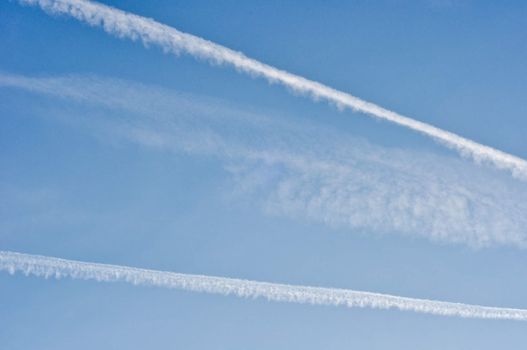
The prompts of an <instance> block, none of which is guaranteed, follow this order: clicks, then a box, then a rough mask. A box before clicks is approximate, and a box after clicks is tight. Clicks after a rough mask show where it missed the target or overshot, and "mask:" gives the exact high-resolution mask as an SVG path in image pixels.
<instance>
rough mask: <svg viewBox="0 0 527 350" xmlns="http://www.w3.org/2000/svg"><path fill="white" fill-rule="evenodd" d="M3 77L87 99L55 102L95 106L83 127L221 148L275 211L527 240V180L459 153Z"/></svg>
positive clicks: (165, 99) (188, 147)
mask: <svg viewBox="0 0 527 350" xmlns="http://www.w3.org/2000/svg"><path fill="white" fill-rule="evenodd" d="M1 85H3V86H9V87H17V88H21V89H23V90H25V91H32V92H35V93H39V94H45V95H50V96H54V98H59V99H61V100H62V101H63V103H62V104H68V103H76V104H79V105H80V107H81V108H75V109H73V110H74V113H72V109H71V108H68V109H66V112H61V111H60V108H61V107H60V106H61V103H54V109H53V111H52V113H54V114H57V115H58V114H60V113H63V114H64V115H65V116H66V117H67V118H69V120H71V119H82V117H83V116H84V117H86V120H87V121H86V123H84V124H82V127H83V128H85V129H87V130H92V131H93V132H95V133H96V134H97V135H101V133H102V134H104V138H105V139H107V140H111V141H117V142H121V141H124V142H133V143H136V144H140V145H143V146H145V147H149V148H154V149H158V150H162V151H168V152H177V153H181V152H184V153H188V154H193V155H201V156H208V157H216V158H218V159H220V160H221V161H222V162H223V163H224V164H225V168H226V169H227V171H229V172H230V173H231V174H232V175H233V177H234V179H235V180H236V183H237V185H236V186H238V189H239V190H240V192H241V194H242V195H243V196H250V197H251V198H255V199H258V200H259V201H260V203H262V207H263V209H264V210H265V211H266V212H268V213H270V214H273V215H285V216H288V217H293V218H297V219H300V220H306V219H307V220H311V221H315V222H321V223H324V224H328V225H331V226H337V227H344V228H348V229H351V230H352V231H361V232H370V233H372V232H373V233H377V234H378V233H384V234H393V233H397V234H404V235H411V236H419V237H424V238H427V239H430V240H433V241H438V242H450V243H461V244H467V245H470V246H491V245H510V246H517V247H525V246H527V231H526V230H525V227H527V217H526V216H525V213H526V212H527V203H526V201H525V200H524V199H525V198H526V197H527V188H526V186H525V184H524V183H522V182H517V181H514V180H510V179H503V178H502V177H500V176H497V175H499V174H497V173H495V172H493V171H491V170H489V169H484V168H481V167H478V166H475V165H472V164H467V163H465V162H462V161H461V160H458V159H453V158H450V157H444V156H439V155H434V154H430V153H424V152H418V151H412V150H402V149H393V148H384V147H380V146H378V145H373V144H371V143H369V142H367V141H365V140H360V139H356V138H353V137H350V136H349V135H347V134H344V133H342V132H339V131H337V130H333V129H330V128H328V127H322V126H320V125H315V124H310V123H308V122H304V123H303V124H302V125H298V124H296V123H292V122H288V121H287V118H269V117H266V116H264V115H262V114H257V113H254V112H250V111H246V110H244V109H243V108H239V107H234V106H230V105H227V104H225V103H222V102H221V101H218V100H214V99H208V98H204V97H196V96H192V95H185V94H181V93H176V92H174V91H171V90H167V89H162V88H157V87H151V86H146V85H142V84H137V83H133V82H129V81H126V82H125V81H120V80H115V79H103V78H98V77H95V76H90V77H83V76H69V77H54V78H31V77H22V76H16V75H9V74H6V73H4V74H0V86H1ZM94 108H95V111H96V112H97V113H96V114H97V115H99V116H102V117H96V116H95V115H94V114H92V112H93V111H94ZM115 111H120V112H119V113H115ZM47 113H50V112H49V111H48V112H47ZM119 140H120V141H119Z"/></svg>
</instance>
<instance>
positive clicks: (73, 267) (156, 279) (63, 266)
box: [0, 251, 527, 321]
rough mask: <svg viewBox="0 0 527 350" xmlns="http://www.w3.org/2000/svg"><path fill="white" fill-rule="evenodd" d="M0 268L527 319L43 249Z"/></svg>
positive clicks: (1, 262) (15, 256)
mask: <svg viewBox="0 0 527 350" xmlns="http://www.w3.org/2000/svg"><path fill="white" fill-rule="evenodd" d="M0 271H7V272H9V273H11V274H14V273H16V272H21V273H23V274H25V275H33V276H37V277H45V278H50V277H54V278H57V279H59V278H73V279H80V280H94V281H98V282H124V283H131V284H134V285H140V286H150V287H161V288H170V289H179V290H186V291H191V292H201V293H209V294H221V295H233V296H236V297H240V298H252V299H254V298H264V299H267V300H270V301H277V302H284V303H297V304H310V305H328V306H346V307H350V308H353V307H360V308H373V309H397V310H401V311H413V312H419V313H426V314H432V315H439V316H455V317H464V318H481V319H494V320H516V321H527V310H523V309H512V308H499V307H488V306H480V305H470V304H461V303H452V302H445V301H436V300H426V299H416V298H406V297H400V296H394V295H389V294H380V293H370V292H362V291H355V290H350V289H337V288H321V287H308V286H297V285H290V284H278V283H269V282H257V281H250V280H242V279H235V278H225V277H213V276H203V275H191V274H183V273H175V272H165V271H156V270H147V269H140V268H134V267H127V266H117V265H107V264H98V263H89V262H81V261H75V260H65V259H59V258H54V257H47V256H41V255H30V254H22V253H15V252H8V251H0Z"/></svg>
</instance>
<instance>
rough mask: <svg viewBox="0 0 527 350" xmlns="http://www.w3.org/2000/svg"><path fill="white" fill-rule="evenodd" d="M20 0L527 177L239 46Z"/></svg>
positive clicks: (110, 13) (517, 166)
mask: <svg viewBox="0 0 527 350" xmlns="http://www.w3.org/2000/svg"><path fill="white" fill-rule="evenodd" d="M19 2H20V3H23V4H30V5H38V6H40V7H41V8H42V9H43V10H45V11H47V12H49V13H53V14H66V15H69V16H71V17H74V18H76V19H77V20H79V21H82V22H85V23H88V24H89V25H91V26H95V27H102V28H103V29H104V30H105V31H106V32H107V33H109V34H112V35H115V36H117V37H119V38H129V39H132V40H141V41H142V42H143V43H144V44H145V45H149V44H154V45H158V46H160V47H161V48H163V50H164V51H166V52H172V53H174V54H179V53H181V52H185V53H187V54H190V55H192V56H194V57H197V58H201V59H205V60H208V61H211V62H212V63H215V64H226V65H231V66H234V67H235V68H236V69H237V70H238V71H241V72H244V73H247V74H249V75H251V76H258V77H263V78H265V79H267V80H268V81H269V82H271V83H279V84H282V85H284V86H286V87H288V88H290V89H292V90H294V91H295V92H297V93H302V94H305V95H308V96H310V97H311V98H312V99H314V100H320V99H323V100H326V101H328V102H330V103H333V104H335V105H337V106H338V107H339V108H345V107H347V108H351V109H352V110H355V111H360V112H363V113H366V114H368V115H371V116H374V117H377V118H381V119H385V120H388V121H390V122H393V123H396V124H399V125H402V126H405V127H407V128H410V129H413V130H415V131H418V132H421V133H423V134H425V135H428V136H430V137H432V138H434V139H435V140H438V141H440V142H441V143H443V144H444V145H446V146H447V147H449V148H452V149H455V150H456V151H457V152H458V153H460V154H461V155H462V156H468V157H471V158H472V159H474V160H475V161H476V162H482V161H485V162H489V163H491V164H493V165H494V166H495V167H497V168H500V169H507V170H509V171H510V172H511V173H512V175H513V176H515V177H517V178H520V179H523V180H527V161H526V160H524V159H522V158H519V157H516V156H514V155H511V154H508V153H505V152H502V151H499V150H497V149H494V148H492V147H489V146H485V145H482V144H479V143H477V142H475V141H472V140H469V139H466V138H464V137H461V136H459V135H456V134H454V133H451V132H449V131H445V130H442V129H439V128H437V127H435V126H432V125H430V124H426V123H423V122H420V121H417V120H414V119H411V118H408V117H405V116H403V115H400V114H398V113H395V112H393V111H390V110H387V109H385V108H383V107H380V106H378V105H376V104H374V103H371V102H367V101H364V100H362V99H360V98H358V97H355V96H353V95H350V94H348V93H345V92H342V91H339V90H336V89H333V88H331V87H328V86H326V85H323V84H321V83H318V82H315V81H312V80H309V79H306V78H303V77H301V76H298V75H295V74H292V73H289V72H286V71H283V70H280V69H277V68H274V67H272V66H270V65H267V64H264V63H262V62H259V61H257V60H255V59H251V58H249V57H247V56H245V55H244V54H242V53H240V52H237V51H234V50H231V49H229V48H226V47H224V46H221V45H219V44H215V43H213V42H210V41H208V40H205V39H202V38H199V37H197V36H194V35H191V34H187V33H184V32H181V31H179V30H177V29H175V28H172V27H170V26H167V25H164V24H161V23H159V22H156V21H154V20H152V19H149V18H145V17H141V16H138V15H134V14H131V13H127V12H124V11H121V10H118V9H116V8H113V7H110V6H106V5H103V4H99V3H96V2H92V1H88V0H19Z"/></svg>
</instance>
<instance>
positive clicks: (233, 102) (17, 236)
mask: <svg viewBox="0 0 527 350" xmlns="http://www.w3.org/2000/svg"><path fill="white" fill-rule="evenodd" d="M104 3H107V4H111V5H114V6H116V7H118V8H121V9H123V10H126V11H130V12H134V13H137V14H140V15H143V16H147V17H152V18H154V19H156V20H158V21H160V22H163V23H166V24H169V25H172V26H174V27H176V28H178V29H179V30H182V31H185V32H189V33H192V34H195V35H198V36H201V37H204V38H206V39H209V40H212V41H215V42H217V43H220V44H222V45H225V46H227V47H230V48H233V49H236V50H239V51H242V52H244V53H245V54H247V55H249V56H251V57H254V58H257V59H259V60H261V61H263V62H266V63H269V64H271V65H274V66H276V67H279V68H281V69H285V70H288V71H291V72H293V73H296V74H300V75H302V76H305V77H308V78H311V79H314V80H317V81H320V82H323V83H325V84H327V85H329V86H332V87H335V88H338V89H340V90H343V91H348V92H351V93H352V94H354V95H357V96H359V97H361V98H364V99H366V100H369V101H373V102H376V103H378V104H380V105H381V106H384V107H387V108H390V109H393V110H395V111H397V112H400V113H402V114H405V115H409V116H412V117H414V118H416V119H418V120H421V121H425V122H429V123H431V124H434V125H436V126H439V127H441V128H444V129H446V130H449V131H453V132H456V133H458V134H460V135H463V136H466V137H468V138H471V139H473V140H476V141H478V142H481V143H483V144H487V145H490V146H492V147H496V148H498V149H501V150H503V151H506V152H510V153H512V154H515V155H517V156H519V157H522V158H524V159H525V158H527V141H526V137H525V135H526V132H527V119H526V118H525V116H526V115H527V104H526V102H525V101H526V95H525V92H526V91H527V65H526V64H525V62H527V46H526V45H525V43H526V42H527V31H526V30H525V23H526V22H525V18H527V4H526V3H524V2H522V1H503V2H491V1H478V2H476V1H440V0H438V1H377V2H375V4H373V3H372V2H368V1H356V2H350V3H348V2H346V3H345V2H338V1H328V2H316V1H308V2H304V3H302V6H300V5H299V4H298V3H295V2H283V1H266V2H246V3H242V2H238V1H222V2H219V1H192V2H182V1H148V2H143V1H113V2H110V1H104ZM0 33H2V34H1V35H0V47H1V48H2V49H1V52H2V55H0V75H3V76H7V75H9V76H19V77H20V76H22V77H29V78H32V79H36V80H33V81H37V80H38V79H44V78H49V77H64V76H74V77H75V79H77V80H76V81H78V82H79V84H81V90H83V88H82V86H83V85H82V84H92V86H93V84H95V83H97V84H100V85H97V86H98V87H100V88H101V89H100V93H101V95H103V96H104V95H105V94H107V96H108V100H110V101H115V100H118V101H125V102H126V101H129V104H130V106H131V107H127V108H128V109H127V108H121V107H115V106H114V105H111V104H110V105H109V106H104V105H103V106H101V104H100V103H96V102H93V101H72V100H70V99H68V98H57V97H56V96H51V95H49V94H42V93H35V92H30V91H27V89H25V90H24V89H20V88H13V87H9V86H1V84H0V116H1V122H0V164H1V166H0V250H13V251H20V252H25V253H33V254H42V255H52V256H58V257H64V258H71V259H78V260H86V261H94V262H105V263H112V264H122V265H131V266H138V267H145V268H152V269H161V270H170V271H177V272H185V273H200V274H210V275H219V276H228V277H239V278H248V279H254V280H263V281H272V282H283V283H291V284H306V285H316V286H326V287H341V288H351V289H357V290H365V291H375V292H382V293H392V294H398V295H404V296H412V297H418V298H429V299H440V300H447V301H458V302H465V303H474V304H484V305H490V306H506V307H517V308H527V300H526V299H525V295H527V283H525V281H526V280H527V272H526V271H525V266H527V265H526V264H527V255H526V253H525V249H524V248H521V247H519V246H517V245H516V244H512V243H509V244H499V243H496V242H491V243H489V244H487V245H486V246H484V247H474V246H473V245H472V244H467V243H466V242H465V241H463V242H458V243H456V242H454V241H455V240H456V237H465V236H464V232H465V231H463V230H465V228H464V227H465V226H463V225H470V226H474V225H476V223H482V224H481V225H482V228H480V229H479V231H477V232H479V233H481V232H486V230H491V229H494V226H492V225H491V226H492V228H488V227H491V226H489V225H490V224H491V223H489V221H490V220H494V221H495V218H499V219H500V220H502V221H503V222H504V224H503V225H505V226H499V225H497V226H499V227H498V228H500V227H505V228H507V227H509V226H507V225H510V226H512V227H520V231H518V232H516V234H517V235H520V236H522V237H525V236H526V235H527V232H526V231H525V229H524V230H523V231H521V229H522V228H523V227H525V226H522V225H523V223H525V219H524V218H523V216H524V215H523V214H525V216H527V212H525V208H526V207H525V201H522V199H525V198H527V197H525V194H527V184H525V183H521V182H519V181H518V180H515V179H513V178H512V177H510V176H509V174H508V173H506V172H501V171H497V170H494V169H492V168H489V167H487V166H479V165H475V164H473V163H471V162H470V161H468V160H463V159H460V158H459V157H458V155H457V154H455V153H453V152H451V151H449V150H447V149H445V148H443V147H441V146H440V145H437V144H435V143H434V142H432V141H430V140H429V139H427V138H424V137H422V136H420V135H418V134H415V133H413V132H410V131H407V130H404V129H402V128H400V127H397V126H393V125H390V124H387V123H384V122H378V121H374V120H371V119H369V118H367V117H365V116H363V115H360V114H354V113H351V112H339V111H337V110H335V109H334V108H332V107H329V106H327V105H326V104H324V103H313V102H311V101H310V100H307V99H305V98H302V97H298V96H294V95H292V94H289V93H288V92H287V91H286V90H285V89H283V88H281V87H279V86H272V85H269V84H267V83H266V82H264V81H262V80H258V79H256V80H255V79H251V78H249V77H247V76H244V75H240V74H237V73H236V72H234V71H233V70H232V69H229V68H222V67H211V66H209V65H208V64H206V63H203V62H199V61H196V60H194V59H193V58H190V57H187V56H184V55H183V56H181V57H178V58H176V57H173V56H171V55H167V54H163V53H162V52H161V50H159V49H157V48H149V49H145V48H144V47H143V46H142V45H141V44H139V43H133V42H130V41H127V40H119V39H116V38H114V37H111V36H109V35H107V34H106V33H104V32H103V31H101V30H99V29H94V28H90V27H88V26H86V25H83V24H80V23H78V22H76V21H74V20H71V19H66V18H63V17H58V18H57V17H52V16H49V15H47V14H45V13H44V12H42V11H41V10H39V9H36V8H29V7H23V6H20V5H18V4H17V3H16V2H14V1H3V2H1V3H0ZM122 81H125V83H123V82H122ZM94 82H95V83H94ZM116 82H117V83H116ZM112 84H113V85H112ZM116 84H117V85H118V84H122V85H121V89H119V88H116V87H115V86H116ZM140 84H141V85H140ZM66 85H67V84H66ZM65 88H66V89H68V86H66V87H65ZM88 90H89V89H88ZM90 91H91V90H90ZM134 91H139V92H145V91H147V92H148V93H152V94H154V95H155V98H152V97H148V96H147V97H141V98H137V99H134V98H133V97H130V96H133V93H134ZM88 100H89V99H88ZM144 106H146V107H144ZM144 109H146V110H147V112H144ZM150 110H151V111H152V114H155V115H154V116H153V117H154V120H150V119H148V118H149V117H152V116H151V115H149V113H148V111H150ZM157 117H158V118H160V119H161V121H159V120H158V119H155V118H157ZM147 119H148V120H149V121H148V122H144V120H147ZM167 119H169V120H172V119H174V120H177V122H175V126H174V125H172V124H171V123H168V122H166V120H167ZM130 125H134V126H137V127H138V128H139V129H141V130H155V131H159V132H164V133H166V134H168V135H171V136H172V137H173V138H174V139H177V140H186V138H188V140H187V141H188V142H189V144H191V145H192V147H191V148H192V150H190V151H188V150H182V149H178V147H174V148H171V147H156V146H155V145H154V146H152V145H149V144H145V142H141V141H140V140H139V141H138V139H137V138H134V137H131V136H130V135H129V134H127V133H126V132H124V131H123V130H125V131H126V130H128V129H126V128H123V126H130ZM172 132H173V133H174V134H172ZM210 133H213V134H214V135H219V136H220V137H221V138H222V139H223V140H225V141H226V142H229V143H233V144H236V145H237V146H236V147H238V146H239V145H241V146H239V147H253V148H255V149H259V150H268V149H269V148H271V149H273V150H275V148H276V149H278V150H280V151H287V152H293V153H294V154H301V155H308V156H309V157H311V158H310V159H316V160H331V161H334V162H336V163H339V164H347V163H346V162H347V161H350V162H352V161H357V164H358V165H357V166H358V168H359V169H361V171H364V172H365V173H367V170H368V169H370V168H373V171H374V172H375V174H377V176H378V177H379V178H380V179H381V180H387V179H391V178H392V176H393V178H394V180H393V181H394V183H395V185H394V186H393V187H391V183H390V184H388V185H386V183H384V184H381V183H379V184H378V185H379V186H378V187H379V188H384V187H382V186H383V185H384V186H387V187H386V188H387V190H390V191H391V192H389V196H395V197H397V195H398V194H397V193H398V191H400V190H406V189H407V188H410V189H413V190H415V189H416V188H418V189H419V188H421V187H412V186H416V185H415V184H416V183H418V184H422V185H419V186H422V188H423V189H424V190H423V191H424V192H423V196H422V198H420V197H419V196H417V197H416V196H413V197H411V198H413V199H415V198H417V199H422V200H423V201H425V202H426V201H432V202H433V203H435V202H434V201H437V203H438V204H441V202H440V201H441V198H439V199H438V197H437V196H436V195H434V193H436V192H433V193H432V194H430V193H429V192H427V191H430V190H431V188H436V187H437V188H438V192H437V193H443V192H442V191H443V187H441V186H443V182H446V183H448V184H449V185H448V186H452V187H446V188H447V190H452V191H454V189H455V191H459V193H468V194H467V198H476V199H474V203H472V202H470V203H469V206H470V208H471V209H472V210H474V213H475V214H474V215H472V216H470V220H467V221H463V222H461V221H456V220H449V224H451V225H452V230H453V231H452V232H455V234H453V236H448V237H446V238H444V237H437V236H435V237H433V238H431V237H430V235H431V231H430V230H429V229H430V227H431V226H429V222H428V221H426V220H424V219H423V220H418V221H416V222H410V223H404V222H403V224H401V225H400V226H397V225H395V224H394V222H395V221H393V220H392V221H390V220H386V222H385V221H384V220H380V221H382V224H381V225H379V226H378V227H377V226H375V225H374V226H375V227H371V221H367V222H366V224H365V225H363V226H360V227H357V226H353V225H351V226H350V225H346V224H342V223H341V222H340V221H339V220H340V219H341V218H342V216H346V215H348V214H349V215H353V213H352V212H348V211H346V208H347V207H346V206H344V207H342V208H343V209H342V208H341V207H339V208H337V209H335V206H334V205H333V204H334V203H333V202H331V203H330V204H331V205H329V204H328V205H327V206H324V205H323V206H322V207H321V208H322V209H321V208H319V207H317V208H315V209H314V211H315V212H314V213H304V212H303V210H304V209H306V208H304V207H302V206H301V205H300V206H298V205H297V206H293V207H294V208H293V209H294V210H293V209H291V207H292V204H291V203H290V202H285V203H284V201H280V196H278V195H277V193H280V192H279V189H280V188H281V187H280V186H284V183H287V184H289V185H290V184H291V182H292V183H294V185H295V186H298V188H296V189H297V190H299V191H301V190H305V191H307V192H309V193H311V192H313V191H315V192H316V189H317V188H318V187H317V186H319V182H320V181H321V180H320V177H322V178H323V180H324V181H326V177H324V176H326V175H327V174H321V175H318V174H317V177H316V178H315V179H313V178H311V177H309V174H307V175H306V176H307V177H305V178H304V177H301V175H303V174H300V175H299V174H298V172H295V171H291V170H290V169H289V170H288V169H285V170H284V167H285V168H287V167H286V166H284V167H282V166H269V165H268V164H260V163H257V164H255V162H250V161H247V160H245V159H232V158H229V157H225V155H223V154H220V155H218V154H211V153H210V152H201V151H199V150H198V151H195V150H194V148H199V147H198V146H200V145H201V144H202V143H205V142H206V141H209V139H208V138H207V137H204V136H203V135H209V134H210ZM134 135H135V134H134ZM277 144H279V145H280V146H279V147H278V146H276V145H277ZM273 147H275V148H273ZM357 154H360V155H357ZM362 154H367V156H362ZM379 154H380V155H379ZM348 157H350V158H348ZM361 157H364V158H361ZM376 157H380V158H382V159H385V161H386V159H389V160H390V161H393V162H394V164H399V165H398V166H397V167H403V168H404V169H406V170H404V171H401V172H400V173H399V172H395V173H393V174H392V173H391V172H390V171H391V170H390V169H392V168H387V169H386V168H383V167H379V166H377V165H371V164H370V160H371V159H373V158H376ZM350 159H351V160H350ZM357 159H358V160H357ZM240 169H241V170H240ZM397 169H398V168H397ZM402 173H404V174H405V175H404V176H403V175H402ZM375 178H377V177H375ZM407 178H409V179H414V180H412V181H410V184H409V185H403V184H406V182H405V181H406V180H404V179H407ZM262 179H263V180H262ZM415 179H417V180H415ZM330 180H334V179H333V178H331V179H330ZM349 180H350V181H349V182H350V184H351V185H353V184H354V181H358V185H357V186H362V185H364V182H360V181H359V180H356V178H355V177H354V176H351V178H350V179H349ZM324 181H322V182H324ZM327 181H329V180H327ZM343 181H348V178H344V180H343ZM452 182H454V185H450V184H451V183H452ZM346 183H347V182H346ZM397 186H400V187H397ZM406 186H409V187H406ZM427 186H428V187H427ZM453 188H454V189H453ZM277 189H278V190H277ZM461 189H462V190H461ZM277 191H278V192H277ZM463 191H465V192H463ZM340 193H341V192H338V191H337V194H340ZM373 193H374V194H375V193H376V192H373ZM448 193H450V192H447V194H448ZM456 193H458V192H456ZM434 196H435V197H434ZM478 196H483V197H482V198H484V199H485V200H486V199H489V198H490V199H492V201H493V203H492V205H490V206H489V207H490V208H497V209H499V210H501V212H499V213H498V214H495V215H496V217H494V216H492V215H491V216H489V215H485V217H484V216H483V215H480V214H481V213H485V211H482V210H480V211H478V210H479V209H478V208H480V205H479V204H478V203H479V202H478V200H479V198H480V197H478ZM282 199H283V198H282ZM302 199H303V197H301V198H300V199H299V201H301V200H302ZM296 204H298V203H296ZM485 208H487V207H485ZM340 209H342V210H340ZM384 209H385V208H384V207H383V206H382V205H379V206H378V207H375V208H373V209H372V210H371V211H372V212H374V213H377V214H383V211H382V210H384ZM442 210H443V207H441V208H438V213H434V215H433V218H435V220H441V219H444V218H452V216H451V215H452V214H450V213H446V214H442ZM335 211H336V212H337V213H336V214H335ZM368 213H369V209H368V210H365V211H359V214H360V215H363V214H368ZM333 214H334V215H335V216H332V215H333ZM337 214H338V215H337ZM390 215H391V213H390V212H386V217H390ZM442 215H444V216H442ZM448 215H450V216H448ZM493 215H494V214H493ZM373 217H374V218H375V216H373ZM335 218H336V219H335ZM427 218H428V217H427ZM500 222H501V221H500ZM394 225H395V226H397V227H393V229H392V226H394ZM448 227H450V226H448ZM425 231H426V232H425ZM498 231H499V230H498ZM498 231H496V232H498ZM494 233H495V232H494V231H493V232H492V234H494ZM489 234H490V233H489ZM496 234H497V235H498V236H499V237H503V235H505V237H507V236H506V234H507V232H505V230H504V233H503V235H502V234H501V233H496ZM466 239H467V240H469V241H470V240H477V237H476V238H474V237H472V236H471V237H469V238H466ZM0 310H2V312H0V344H1V346H0V347H1V348H2V349H9V350H11V349H71V348H75V349H94V348H100V349H113V348H115V349H121V348H128V349H144V348H154V347H156V348H168V347H170V348H190V349H211V348H214V349H248V348H251V349H269V348H274V349H292V348H303V349H320V348H325V349H349V348H350V347H354V346H356V347H359V348H361V349H387V348H388V349H408V348H426V349H467V348H477V349H496V348H511V349H519V348H522V347H523V346H524V344H525V343H526V341H527V325H526V324H524V323H521V322H511V321H482V320H464V319H457V318H441V317H437V316H429V315H420V314H414V313H405V312H398V311H378V310H368V309H364V310H359V309H345V308H331V307H314V306H309V305H291V304H279V303H271V302H267V301H263V300H241V299H236V298H233V297H221V296H210V295H202V294H193V293H189V292H178V291H170V290H160V289H154V288H140V287H133V286H130V285H121V284H97V283H94V282H81V281H70V280H63V281H55V280H41V279H36V278H27V277H24V276H10V275H7V274H0Z"/></svg>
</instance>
